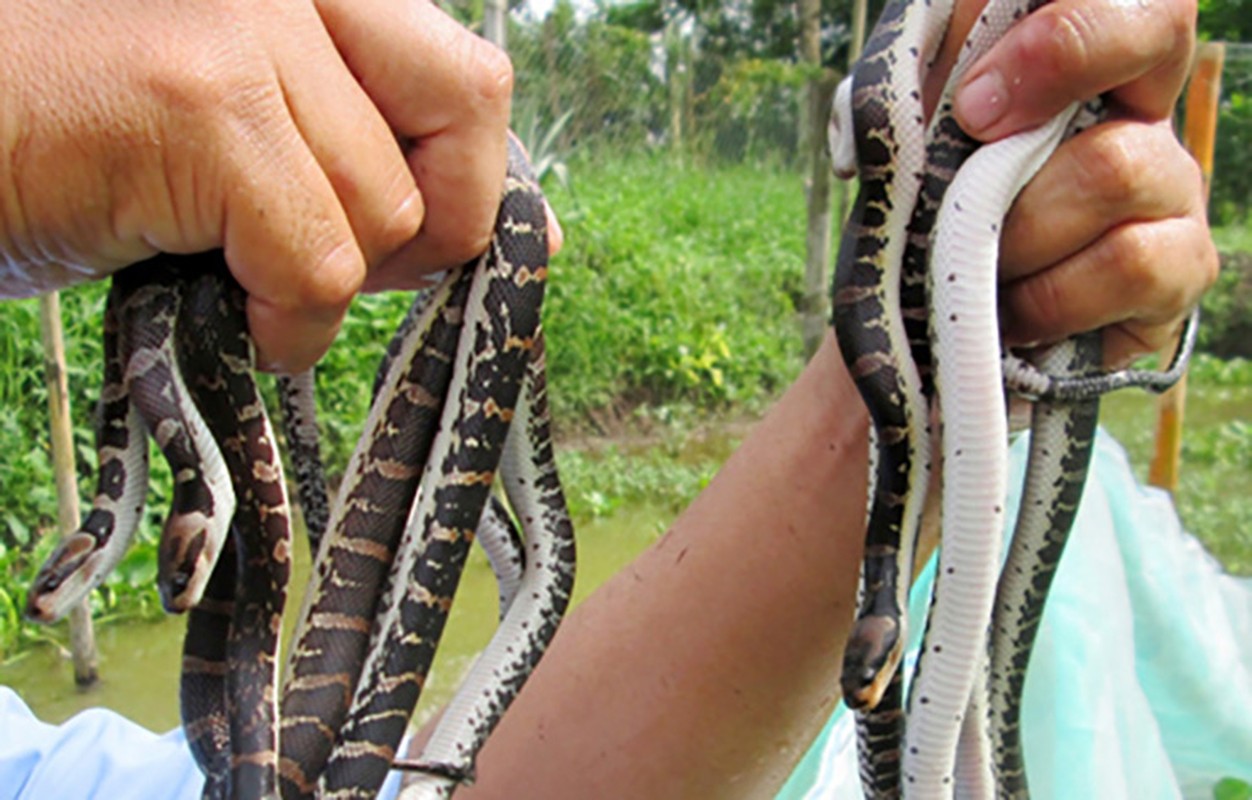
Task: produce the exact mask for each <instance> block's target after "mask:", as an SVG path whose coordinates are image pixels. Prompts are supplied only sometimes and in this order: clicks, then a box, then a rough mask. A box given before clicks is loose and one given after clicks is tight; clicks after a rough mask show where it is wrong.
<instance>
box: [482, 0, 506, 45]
mask: <svg viewBox="0 0 1252 800" xmlns="http://www.w3.org/2000/svg"><path fill="white" fill-rule="evenodd" d="M504 15H505V0H483V38H484V39H486V40H487V41H489V42H491V43H492V44H494V45H495V46H496V47H499V48H500V49H501V50H506V51H507V50H508V40H507V37H506V35H505V31H504Z"/></svg>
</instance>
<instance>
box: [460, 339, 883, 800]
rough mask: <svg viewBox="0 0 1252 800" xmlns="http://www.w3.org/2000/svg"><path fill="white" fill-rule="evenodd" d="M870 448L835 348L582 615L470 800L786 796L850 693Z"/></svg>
mask: <svg viewBox="0 0 1252 800" xmlns="http://www.w3.org/2000/svg"><path fill="white" fill-rule="evenodd" d="M865 448H866V443H865V413H864V411H863V406H862V405H861V401H860V398H859V396H858V395H857V393H856V390H855V388H854V387H853V385H852V383H851V381H850V379H849V378H848V377H847V373H846V372H845V371H844V369H843V365H842V362H841V360H840V358H839V355H838V353H837V351H836V348H835V346H834V343H833V340H832V339H829V338H828V340H827V342H826V343H825V345H824V347H823V348H822V350H821V351H820V352H819V353H818V355H817V356H816V358H815V359H814V360H813V362H812V364H810V366H809V367H808V368H807V369H806V371H805V373H804V374H803V375H802V376H801V378H800V379H799V380H798V381H797V382H796V383H795V384H794V385H793V386H792V388H791V389H790V390H789V391H788V392H787V394H786V395H785V396H784V397H783V399H782V400H781V401H780V402H779V403H778V404H777V405H776V406H775V407H774V409H773V410H772V411H771V412H770V414H769V415H768V416H767V417H766V418H765V419H764V420H763V421H762V422H761V423H759V424H758V425H757V426H756V427H755V428H754V430H753V431H752V433H751V434H750V435H749V437H748V439H747V440H746V441H745V442H744V444H743V446H742V447H741V448H740V449H739V451H738V452H737V453H736V454H735V455H734V456H733V457H732V458H731V459H730V460H729V461H728V462H727V464H726V466H725V467H724V468H723V469H722V470H721V472H720V473H719V474H718V476H717V477H716V479H715V480H714V481H713V483H711V484H710V485H709V487H708V488H707V489H706V490H705V491H704V493H703V494H702V495H701V496H700V497H699V498H698V499H697V500H696V502H695V503H693V504H692V506H691V507H690V508H689V509H688V510H687V511H686V513H684V514H683V515H682V517H680V518H679V520H678V521H677V522H676V523H675V524H674V527H673V528H672V530H670V532H669V533H668V534H667V535H666V536H665V537H664V538H663V539H661V540H660V541H659V542H657V544H656V545H654V546H653V547H652V548H650V549H649V550H648V551H647V552H645V553H644V554H643V555H641V556H640V557H639V558H638V559H637V560H636V561H635V562H634V563H633V564H631V565H630V566H629V567H627V568H626V569H624V570H623V571H622V572H620V573H619V574H618V575H617V576H615V577H614V578H613V579H612V580H610V581H609V582H608V583H606V584H605V585H604V586H602V587H601V588H600V589H599V590H598V591H596V592H595V593H594V594H593V595H592V596H591V597H589V598H588V599H587V601H586V602H585V603H583V604H582V605H581V606H580V607H579V608H578V609H577V610H575V611H574V612H573V613H572V614H571V615H570V618H569V620H568V621H567V622H566V623H565V625H564V626H563V627H562V628H561V631H560V634H559V635H558V636H557V638H556V641H555V642H554V643H553V645H552V648H551V650H550V652H549V653H548V655H547V657H546V658H545V659H544V661H543V664H542V665H541V667H540V668H539V669H538V670H537V671H536V673H535V675H534V676H533V678H532V679H531V681H530V683H528V684H527V687H526V690H525V691H524V692H523V693H522V695H521V696H520V697H519V698H518V700H517V702H516V704H515V705H514V707H513V708H512V710H511V711H510V713H509V714H508V715H507V716H506V717H505V720H504V721H503V722H502V723H501V725H500V728H499V729H498V730H497V732H496V734H495V735H494V737H493V738H492V739H491V740H490V742H489V743H488V744H487V746H486V747H485V748H484V749H483V751H482V754H481V757H480V759H479V769H478V773H479V778H480V782H479V783H478V784H476V785H474V786H473V787H469V789H468V790H466V791H465V792H464V794H465V796H466V797H475V798H485V797H519V796H525V797H545V798H561V797H578V798H585V797H650V798H653V797H714V796H715V797H729V796H738V797H761V796H764V794H765V793H766V792H768V791H770V790H772V789H774V788H776V787H777V786H778V785H779V784H780V783H781V782H782V781H783V780H785V779H786V777H787V775H788V773H789V772H790V769H791V767H792V765H793V764H794V762H795V761H796V760H797V759H798V758H799V757H800V756H801V755H802V754H803V752H804V750H805V748H806V747H807V746H808V745H809V743H810V742H811V740H812V738H813V736H814V735H815V734H816V733H817V732H818V731H819V730H820V728H821V726H822V724H823V723H824V722H825V721H826V720H827V719H828V717H829V714H830V711H831V708H832V706H833V705H834V703H835V701H836V700H837V699H838V695H837V691H838V689H837V687H838V681H837V674H838V668H839V663H840V659H841V653H842V647H843V641H844V638H845V637H846V635H847V632H848V628H849V625H850V622H851V619H852V614H853V606H854V601H855V586H856V577H857V571H858V567H859V563H860V555H861V539H862V534H863V517H864V508H865V477H866V461H865ZM520 787H524V788H520Z"/></svg>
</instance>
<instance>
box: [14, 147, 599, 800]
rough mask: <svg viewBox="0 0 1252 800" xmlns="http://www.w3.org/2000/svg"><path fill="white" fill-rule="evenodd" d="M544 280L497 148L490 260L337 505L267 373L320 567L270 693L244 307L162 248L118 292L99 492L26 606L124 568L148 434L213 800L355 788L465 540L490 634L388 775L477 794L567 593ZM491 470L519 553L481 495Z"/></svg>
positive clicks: (380, 399)
mask: <svg viewBox="0 0 1252 800" xmlns="http://www.w3.org/2000/svg"><path fill="white" fill-rule="evenodd" d="M546 277H547V239H546V229H545V213H544V208H543V201H542V196H541V194H540V192H539V188H538V184H537V183H536V182H535V180H534V178H533V176H532V175H531V173H530V169H529V165H528V164H527V163H526V160H525V157H524V155H523V154H522V153H521V150H520V148H519V147H518V146H517V145H516V143H515V142H514V141H512V140H511V139H510V142H509V166H508V178H507V181H506V185H505V188H504V191H503V194H502V200H501V205H500V210H499V214H498V219H497V223H496V228H495V231H494V234H493V238H492V241H491V245H490V247H489V249H488V251H487V252H486V253H485V254H484V255H483V256H482V257H480V258H479V259H476V260H474V261H472V262H470V263H468V264H466V265H464V266H462V267H460V268H457V269H454V270H450V271H449V272H448V273H446V275H445V276H444V278H443V279H442V281H441V282H440V284H439V285H438V286H437V287H435V288H434V289H432V290H429V291H427V292H424V293H422V294H421V295H419V297H418V298H417V299H416V300H415V302H414V306H413V308H412V309H411V311H410V313H409V315H408V316H407V317H406V318H405V321H404V322H403V323H402V324H401V326H400V328H399V330H398V331H397V333H396V335H395V337H394V338H393V340H392V342H391V343H390V345H389V346H388V349H387V355H386V357H385V358H384V361H383V365H382V367H381V368H380V370H379V375H378V380H377V383H376V386H375V399H374V403H373V404H372V406H371V410H370V414H369V417H368V419H367V420H366V423H365V430H364V433H363V434H362V437H361V439H360V441H359V442H358V445H357V448H356V450H355V451H354V453H353V456H352V458H351V460H350V462H349V464H348V467H347V470H346V473H345V476H344V479H343V481H342V483H341V484H340V487H339V492H338V495H337V497H336V498H335V502H334V503H331V504H328V503H327V502H326V488H325V484H324V481H323V478H322V477H321V465H320V460H319V458H318V455H317V434H316V422H315V419H314V417H313V414H314V411H313V402H312V394H311V392H312V387H313V381H312V375H311V374H306V375H302V376H294V377H288V378H284V379H281V380H280V392H279V395H280V399H281V403H280V405H281V406H282V409H283V412H284V413H283V416H284V423H285V425H284V428H285V432H286V439H287V442H288V445H289V449H290V450H291V451H292V453H291V455H292V459H293V462H294V464H295V467H296V472H297V474H298V488H299V494H300V498H301V505H302V508H303V511H304V517H305V520H306V524H307V528H308V532H309V536H310V541H311V544H312V547H313V551H314V553H315V554H316V557H315V563H314V578H313V582H312V586H311V587H310V590H309V591H308V593H307V594H306V598H305V607H304V609H303V612H302V614H301V617H300V621H299V625H298V628H297V633H296V636H295V638H294V640H293V646H292V651H291V653H290V654H289V656H288V658H287V661H286V666H285V669H284V675H283V679H282V681H281V684H280V681H279V676H278V672H279V669H278V668H279V657H278V644H279V642H278V635H279V627H280V619H281V614H282V609H283V605H284V601H285V596H286V584H287V580H288V575H289V562H290V551H291V546H292V545H291V527H290V513H289V510H288V502H287V496H286V482H285V480H284V475H283V467H282V463H281V461H280V459H279V457H278V440H277V437H276V435H275V433H274V431H273V430H272V429H271V426H270V424H269V421H268V418H267V416H266V413H265V408H264V403H263V401H262V399H261V395H260V393H259V390H258V388H257V385H256V382H255V380H254V378H253V376H252V358H253V355H252V345H251V340H250V338H249V336H248V333H247V330H246V325H245V323H244V315H243V301H244V295H243V292H242V290H241V289H240V288H239V286H238V285H237V284H236V283H235V282H234V280H233V279H232V278H231V276H230V274H229V272H228V270H227V269H226V267H225V263H224V261H223V259H222V256H221V254H220V253H216V252H215V253H205V254H199V255H194V256H170V255H164V254H163V255H160V256H157V257H154V258H153V259H150V260H149V261H147V262H143V263H140V264H136V265H134V266H131V267H129V268H127V269H125V270H123V271H122V272H120V273H118V274H117V275H116V276H115V277H114V280H113V288H112V290H111V291H110V295H109V299H108V304H107V307H106V312H105V317H104V341H105V363H104V369H105V383H104V387H103V389H102V391H101V398H102V399H101V406H100V411H101V414H100V424H99V428H98V433H97V438H98V447H99V451H100V466H99V478H98V487H99V488H98V492H97V497H96V499H95V501H94V503H93V507H92V510H91V512H90V513H89V514H88V515H87V517H86V518H85V520H84V523H83V525H82V527H81V528H80V530H79V531H77V532H75V533H74V534H72V535H71V536H70V537H67V539H66V540H65V541H64V542H63V543H62V544H61V545H60V546H59V547H58V548H57V549H56V550H55V551H54V552H53V553H52V554H51V556H49V558H48V560H47V562H46V563H45V565H44V567H43V568H42V570H41V571H40V573H39V576H38V577H37V579H36V581H35V583H34V584H33V586H32V588H31V590H30V593H29V595H28V602H27V608H28V613H29V615H30V616H32V617H33V618H36V619H40V620H51V619H55V618H57V617H58V616H60V615H61V614H63V613H65V612H66V611H67V610H68V609H69V608H70V607H71V606H72V605H74V604H75V603H77V602H78V601H79V600H80V599H81V598H82V597H83V596H84V595H85V594H86V593H87V592H88V591H90V589H91V588H93V587H94V586H96V585H98V584H99V583H100V581H102V580H103V579H104V577H105V576H106V575H107V574H108V572H109V571H110V570H111V569H112V568H113V567H114V566H115V565H116V563H117V562H118V560H119V559H120V558H121V556H122V555H123V554H124V552H125V550H126V548H127V547H128V545H129V543H130V541H131V540H132V538H133V536H134V532H135V529H136V528H137V526H138V522H139V518H140V516H141V513H142V508H143V505H144V495H145V494H146V491H147V480H148V463H147V441H146V439H147V434H148V433H150V434H151V435H152V437H153V438H154V439H155V440H156V441H157V443H158V444H159V445H160V446H161V448H162V452H163V453H164V454H165V457H166V459H167V460H168V461H169V462H170V465H171V469H172V471H173V473H174V479H175V485H174V493H173V501H172V504H171V505H172V508H171V510H170V513H169V516H168V517H167V520H166V524H165V527H164V529H163V531H162V536H161V544H160V548H159V559H160V568H159V576H158V578H159V587H160V589H161V596H162V600H163V602H164V603H165V605H166V607H167V609H168V610H170V611H188V612H189V613H188V630H187V637H186V640H185V644H184V656H183V673H182V682H181V687H180V702H181V705H182V711H183V717H184V727H185V729H186V732H187V738H188V742H189V745H190V748H191V750H192V753H193V755H194V756H195V758H196V760H197V763H198V764H199V765H200V767H201V769H202V770H203V771H204V773H205V775H206V783H205V788H204V794H205V796H206V797H213V798H226V797H229V798H252V797H277V796H280V795H281V796H282V797H284V798H294V797H311V796H318V797H372V796H373V795H374V794H375V793H376V792H377V789H378V787H379V786H380V785H381V784H382V781H383V779H384V778H385V777H386V775H387V772H388V771H389V770H390V769H392V768H393V761H394V760H395V759H396V756H397V750H398V748H399V744H400V739H401V737H402V735H403V734H404V731H405V729H406V727H407V725H408V721H409V717H410V716H411V714H412V711H413V708H414V706H415V704H416V702H417V699H418V696H419V694H420V692H421V688H422V685H423V683H424V680H425V676H426V674H427V672H428V671H429V668H430V664H431V660H432V658H433V656H434V651H435V647H436V646H437V644H438V641H439V638H440V635H441V632H442V629H443V626H444V623H445V622H446V619H447V614H448V610H449V608H450V607H451V604H452V602H453V598H454V595H455V591H456V586H457V582H458V579H459V576H460V572H461V568H462V566H463V565H464V561H465V556H466V551H467V548H468V547H469V545H470V543H471V542H472V541H473V540H474V539H475V537H476V536H480V537H481V538H482V539H483V541H484V546H485V548H486V549H487V551H488V556H489V560H490V561H491V563H492V566H493V570H494V571H495V572H496V573H497V576H498V578H499V582H500V603H501V617H502V624H501V629H500V631H499V632H498V633H497V636H496V637H495V638H494V639H493V640H492V643H491V645H489V647H488V649H487V651H486V652H485V653H484V655H483V657H482V658H481V660H480V662H479V664H480V667H481V668H480V669H477V670H476V671H475V672H473V673H472V674H471V676H470V679H469V680H468V681H467V682H466V683H465V685H464V686H463V687H462V689H461V693H460V694H459V695H458V700H457V703H454V705H453V707H452V708H451V709H450V711H449V712H448V713H447V714H446V715H445V717H444V720H443V725H441V727H440V729H439V731H438V732H437V733H436V736H435V738H434V739H432V742H431V746H429V747H428V748H427V750H426V751H425V752H424V753H423V754H422V756H421V758H420V759H419V760H418V761H417V762H416V763H411V764H407V765H405V766H406V768H408V769H414V770H417V771H418V773H419V775H429V776H430V781H429V782H428V783H429V784H430V791H431V792H432V793H433V794H431V796H449V795H450V794H451V792H452V791H453V790H454V789H455V787H456V786H457V785H458V784H459V783H460V782H462V781H465V780H469V779H471V778H472V776H473V761H474V755H475V754H476V752H477V750H478V748H479V747H481V745H482V743H483V741H484V740H485V738H486V736H487V735H488V734H489V733H490V731H491V730H492V729H493V728H494V726H495V724H496V723H497V722H498V721H499V719H500V716H501V715H502V714H503V713H504V711H505V709H507V707H508V705H509V703H510V702H511V700H512V698H513V697H514V696H515V695H516V693H517V692H518V691H519V690H520V688H521V685H522V684H523V683H524V681H525V679H526V677H527V676H528V675H529V673H530V672H531V670H533V668H534V667H535V665H536V664H537V663H538V660H539V658H540V657H541V656H542V654H543V652H544V650H545V648H546V646H547V642H548V641H549V640H550V639H551V637H552V635H553V634H554V633H555V630H556V627H557V625H558V624H559V622H560V619H561V616H562V614H563V613H564V610H565V608H566V606H567V604H568V601H569V596H570V592H571V589H572V583H573V558H574V547H573V530H572V527H571V525H570V521H569V516H568V513H567V512H566V509H565V501H564V497H563V495H562V493H561V488H560V483H559V480H558V478H557V475H556V471H555V467H554V460H553V453H552V449H551V442H550V438H551V432H550V426H549V423H548V419H547V413H548V412H547V400H546V389H545V378H544V364H545V359H544V345H543V333H542V328H541V324H540V308H541V304H542V298H543V291H544V284H545V281H546ZM145 429H146V430H145ZM501 462H503V464H501ZM498 468H499V470H500V472H501V474H502V477H503V488H504V492H505V494H506V496H507V497H508V498H509V501H510V504H511V505H512V507H513V510H514V512H515V513H516V514H517V515H518V517H519V520H520V523H521V526H520V527H521V529H522V531H523V533H524V537H522V536H519V534H518V533H517V531H516V529H515V528H516V526H515V525H514V523H513V522H512V520H511V518H510V517H509V512H508V511H507V510H506V509H505V507H504V506H503V504H501V503H500V501H499V500H497V499H496V498H495V497H493V496H491V487H492V485H493V483H495V480H496V479H495V476H496V472H497V469H498ZM280 686H281V688H280ZM413 791H419V792H420V791H424V790H413Z"/></svg>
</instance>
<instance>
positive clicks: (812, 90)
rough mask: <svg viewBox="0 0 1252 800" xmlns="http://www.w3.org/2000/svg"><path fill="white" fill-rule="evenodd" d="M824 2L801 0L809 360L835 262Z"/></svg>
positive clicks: (804, 320)
mask: <svg viewBox="0 0 1252 800" xmlns="http://www.w3.org/2000/svg"><path fill="white" fill-rule="evenodd" d="M821 10H822V7H821V0H800V2H799V12H800V61H801V62H802V63H804V64H806V65H808V66H810V67H811V68H812V69H813V75H812V77H810V78H809V82H808V87H807V90H806V95H807V96H806V98H805V107H804V109H803V113H802V114H801V115H800V125H801V134H800V140H801V142H802V147H803V151H802V152H803V153H804V161H805V178H804V191H805V206H806V208H807V211H808V214H807V217H808V223H807V227H806V231H805V236H804V296H803V298H802V299H801V302H800V315H801V330H802V334H803V337H804V357H805V359H808V358H810V357H812V355H813V353H815V352H817V347H818V345H819V344H821V341H822V336H823V334H824V333H825V330H826V282H827V280H826V265H827V264H829V263H830V196H831V195H830V188H831V171H830V154H829V153H828V152H827V151H826V125H827V120H828V119H829V117H830V96H831V91H832V88H833V81H832V80H831V78H830V76H829V74H828V73H827V72H826V71H824V70H822V50H821Z"/></svg>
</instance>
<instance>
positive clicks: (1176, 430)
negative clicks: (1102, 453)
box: [1148, 42, 1226, 492]
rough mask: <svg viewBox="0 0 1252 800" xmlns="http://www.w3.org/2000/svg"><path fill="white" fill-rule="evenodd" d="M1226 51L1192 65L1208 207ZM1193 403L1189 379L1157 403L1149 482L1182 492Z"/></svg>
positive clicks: (1194, 138)
mask: <svg viewBox="0 0 1252 800" xmlns="http://www.w3.org/2000/svg"><path fill="white" fill-rule="evenodd" d="M1225 58H1226V48H1225V46H1224V45H1223V44H1222V43H1221V42H1201V43H1200V45H1199V47H1198V48H1197V49H1196V58H1195V62H1194V63H1193V64H1192V66H1191V83H1190V85H1189V86H1188V87H1187V100H1186V113H1187V118H1186V120H1185V124H1184V127H1183V135H1182V141H1183V144H1184V145H1186V147H1187V150H1188V151H1189V152H1190V153H1191V155H1192V156H1194V157H1195V159H1196V161H1198V162H1199V164H1200V171H1201V172H1202V173H1203V175H1204V202H1205V203H1208V198H1209V185H1210V183H1211V180H1212V176H1213V148H1214V143H1215V142H1216V140H1217V104H1218V100H1220V98H1221V93H1222V65H1223V63H1224V61H1225ZM1177 347H1178V343H1177V342H1174V343H1173V344H1171V345H1170V346H1168V347H1166V348H1165V349H1164V350H1162V351H1161V354H1160V356H1161V357H1160V361H1161V363H1162V364H1168V363H1169V360H1170V359H1171V358H1173V357H1174V350H1175V349H1176V348H1177ZM1186 400H1187V376H1186V375H1185V374H1184V375H1183V376H1182V379H1181V380H1180V381H1178V383H1177V384H1176V385H1175V386H1174V387H1173V388H1172V389H1170V390H1169V391H1168V392H1165V393H1164V394H1162V395H1161V396H1160V398H1159V399H1158V400H1157V404H1156V414H1157V416H1156V442H1155V446H1154V448H1153V454H1152V463H1151V464H1150V465H1149V467H1148V483H1150V484H1152V485H1153V486H1159V487H1161V488H1162V489H1165V490H1166V491H1168V492H1173V491H1174V490H1176V489H1177V488H1178V473H1179V470H1180V466H1181V460H1182V420H1183V411H1184V410H1185V407H1186Z"/></svg>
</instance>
